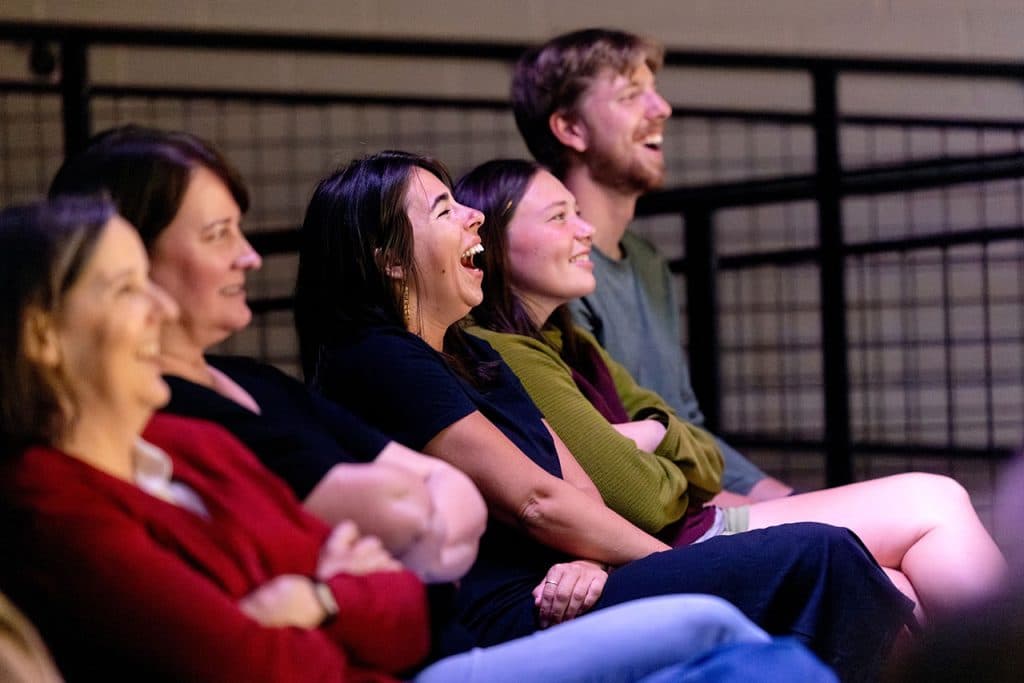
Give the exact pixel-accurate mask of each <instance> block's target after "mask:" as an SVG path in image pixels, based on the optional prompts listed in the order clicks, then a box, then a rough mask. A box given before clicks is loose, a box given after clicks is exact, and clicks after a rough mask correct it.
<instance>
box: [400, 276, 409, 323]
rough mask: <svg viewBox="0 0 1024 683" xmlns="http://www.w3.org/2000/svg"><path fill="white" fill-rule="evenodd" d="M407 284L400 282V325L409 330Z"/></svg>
mask: <svg viewBox="0 0 1024 683" xmlns="http://www.w3.org/2000/svg"><path fill="white" fill-rule="evenodd" d="M409 322H410V319H409V283H408V282H405V281H404V280H403V281H402V323H403V324H404V325H405V329H409Z"/></svg>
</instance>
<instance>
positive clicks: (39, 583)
mask: <svg viewBox="0 0 1024 683" xmlns="http://www.w3.org/2000/svg"><path fill="white" fill-rule="evenodd" d="M144 437H145V438H146V440H148V441H150V442H151V443H153V444H155V445H157V446H159V447H161V448H162V449H164V450H165V451H167V453H168V454H169V455H170V456H171V459H172V460H173V462H174V477H175V479H177V480H179V481H182V482H184V483H186V484H188V485H189V486H190V487H192V489H193V490H194V491H195V492H196V493H198V494H199V496H200V497H201V498H202V499H203V502H204V503H205V505H206V507H207V510H208V511H209V514H210V518H209V519H204V518H202V517H199V516H198V515H196V514H194V513H192V512H190V511H188V510H186V509H182V508H180V507H176V506H174V505H171V504H169V503H165V502H164V501H162V500H159V499H157V498H154V497H153V496H150V495H148V494H146V493H145V492H143V491H142V490H141V489H139V488H138V487H136V486H134V485H132V484H129V483H126V482H123V481H121V480H119V479H117V478H115V477H111V476H109V475H107V474H105V473H103V472H101V471H100V470H97V469H95V468H94V467H91V466H89V465H87V464H85V463H84V462H83V461H81V460H79V459H76V458H73V457H69V456H67V455H65V454H63V453H61V452H59V451H57V450H54V449H48V448H33V449H30V450H29V451H28V452H26V453H25V454H24V456H23V457H21V458H16V459H14V460H13V461H10V462H7V463H4V466H3V467H2V470H0V500H2V503H0V505H2V507H3V509H2V512H0V529H2V531H3V539H4V540H3V541H0V545H2V547H3V560H2V561H0V575H2V582H0V588H2V589H3V590H5V591H9V593H10V594H11V597H12V599H13V600H15V601H16V602H18V603H19V605H21V606H22V608H23V609H25V610H26V611H27V612H28V613H29V615H30V616H31V617H32V619H33V620H34V621H35V622H36V624H37V625H38V626H39V627H40V629H41V630H42V632H43V636H44V638H45V639H46V640H47V642H48V644H49V645H50V646H51V647H52V649H53V650H54V654H55V656H56V658H57V660H58V663H59V664H60V665H61V666H62V667H63V669H64V673H65V675H66V676H67V677H68V678H69V680H79V679H92V678H97V677H102V678H114V679H121V678H125V679H135V680H158V679H167V680H179V681H217V682H218V683H219V682H222V681H246V682H251V681H390V680H393V679H392V678H391V677H390V676H389V675H387V674H386V673H383V672H389V673H394V672H397V671H401V670H403V669H407V668H409V667H411V666H413V665H414V664H416V663H417V662H419V661H421V660H422V659H423V658H424V657H425V656H426V654H427V650H428V647H429V633H428V626H427V605H426V597H425V593H424V590H423V587H422V585H421V584H420V582H419V581H418V580H417V579H416V577H415V576H414V575H413V574H411V573H409V572H388V573H376V574H371V575H368V576H362V577H357V576H351V575H345V574H339V575H338V576H335V577H334V578H332V579H331V580H330V581H329V585H330V587H331V589H332V590H333V592H334V595H335V597H336V598H337V602H338V605H339V607H340V609H341V613H340V614H339V616H338V618H337V619H336V620H335V621H334V622H333V623H332V624H331V625H330V626H329V627H326V628H322V629H316V630H308V631H307V630H303V629H298V628H265V627H263V626H260V625H259V624H258V623H256V622H255V621H253V620H251V619H250V618H248V617H247V616H245V615H244V614H243V613H242V612H241V611H240V610H239V609H238V606H237V603H238V600H239V599H240V598H242V597H243V596H245V595H247V594H248V593H250V592H251V591H252V590H254V589H255V588H257V587H258V586H260V585H262V584H263V583H265V582H266V581H268V580H269V579H271V578H273V577H274V576H278V575H280V574H288V573H291V574H303V575H306V576H312V575H313V573H314V570H315V567H316V562H317V555H318V552H319V549H320V546H321V545H322V543H323V541H324V539H325V538H326V537H327V535H328V534H329V529H328V527H327V526H326V525H324V524H323V523H321V522H320V521H319V520H317V519H314V518H313V517H311V516H310V515H308V514H306V513H305V512H304V511H303V510H302V509H301V508H300V507H299V505H298V503H297V502H296V501H295V499H294V498H293V497H292V495H291V493H290V492H289V491H288V489H287V488H286V487H285V486H284V484H282V483H280V482H279V481H277V480H276V479H275V478H274V477H273V476H272V475H271V474H269V473H268V472H267V471H266V470H264V469H263V467H262V466H261V465H260V464H259V463H258V462H257V461H256V459H255V458H254V457H253V456H252V455H251V454H250V453H249V452H248V451H247V450H246V448H245V447H244V446H242V444H240V443H239V442H238V441H236V440H235V439H234V437H232V436H231V435H230V434H228V433H227V432H226V431H224V430H223V429H221V428H220V427H217V426H215V425H212V424H210V423H205V422H199V421H196V420H190V419H185V418H180V417H172V416H169V415H158V416H156V417H154V418H153V420H152V421H151V422H150V424H149V426H148V427H147V428H146V431H145V433H144Z"/></svg>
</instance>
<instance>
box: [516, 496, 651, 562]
mask: <svg viewBox="0 0 1024 683" xmlns="http://www.w3.org/2000/svg"><path fill="white" fill-rule="evenodd" d="M552 479H554V481H555V482H557V484H558V485H557V486H551V487H544V486H542V487H538V492H537V494H536V495H534V496H531V497H530V499H529V500H528V501H527V503H526V504H525V505H524V506H523V507H522V508H521V509H520V511H519V515H518V521H519V522H520V523H521V524H522V525H523V527H524V528H525V529H526V530H527V532H528V533H530V535H531V536H533V537H534V538H536V539H537V540H538V541H540V542H541V543H544V544H545V545H548V546H551V547H553V548H556V549H558V550H561V551H563V552H565V553H568V554H570V555H573V556H574V557H580V558H584V559H589V560H595V561H597V562H601V563H604V564H610V565H612V566H618V565H622V564H625V563H627V562H631V561H632V560H636V559H639V558H641V557H646V556H647V555H650V554H651V553H655V552H660V551H662V550H668V549H669V546H668V545H666V544H665V543H662V542H661V541H659V540H658V539H656V538H654V537H653V536H651V535H650V534H648V533H646V532H645V531H642V530H641V529H639V528H637V527H635V526H633V525H632V524H630V523H629V522H628V521H626V520H625V519H624V518H623V517H620V516H619V515H618V514H617V513H615V512H614V511H612V510H611V509H609V508H608V507H606V506H605V505H604V504H603V503H600V502H598V501H595V500H594V499H593V498H591V497H589V496H587V495H586V493H584V492H583V491H580V490H578V489H576V488H575V487H573V486H571V485H569V484H567V483H565V482H563V481H561V480H560V479H557V478H554V477H552Z"/></svg>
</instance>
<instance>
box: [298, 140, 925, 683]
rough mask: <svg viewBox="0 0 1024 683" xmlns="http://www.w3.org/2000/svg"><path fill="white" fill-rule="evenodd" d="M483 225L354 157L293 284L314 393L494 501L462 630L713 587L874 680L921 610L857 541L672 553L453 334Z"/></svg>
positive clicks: (391, 157) (315, 201) (763, 621)
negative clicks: (621, 511)
mask: <svg viewBox="0 0 1024 683" xmlns="http://www.w3.org/2000/svg"><path fill="white" fill-rule="evenodd" d="M481 220H482V216H481V214H480V212H478V211H476V210H474V209H471V208H468V207H466V206H463V205H461V204H459V203H458V202H456V201H455V200H454V199H453V197H452V194H451V183H450V180H449V176H448V174H447V172H446V171H445V170H444V168H443V167H442V166H441V165H440V164H439V163H437V162H436V161H433V160H431V159H428V158H425V157H420V156H415V155H410V154H406V153H402V152H382V153H380V154H376V155H373V156H370V157H367V158H365V159H361V160H357V161H354V162H352V163H351V164H349V165H348V166H347V167H346V168H344V169H342V170H340V171H338V172H336V173H334V174H332V175H330V176H328V177H327V178H325V179H324V180H322V181H321V182H320V184H319V186H318V187H317V188H316V190H315V192H314V195H313V198H312V200H311V202H310V205H309V208H308V210H307V213H306V218H305V221H304V223H303V227H302V236H301V247H300V260H299V275H298V283H297V288H296V324H297V328H298V331H299V337H300V345H301V349H302V359H303V366H304V368H305V371H306V373H307V379H308V381H309V382H310V383H311V384H312V385H313V386H314V387H315V388H316V389H317V390H319V391H321V392H323V393H324V394H325V395H326V396H327V397H328V398H331V399H334V400H336V401H339V402H342V403H344V404H345V405H346V406H347V407H348V408H350V409H351V410H353V411H356V412H357V413H359V414H360V415H361V416H362V417H363V418H364V419H366V420H367V421H369V422H370V423H371V424H373V425H374V426H376V427H377V428H379V429H381V430H382V431H384V432H385V433H387V434H389V435H391V436H393V437H394V438H395V439H396V440H398V441H399V442H401V443H404V444H405V445H407V446H409V447H411V448H415V449H419V450H422V451H423V452H425V453H427V454H429V455H434V456H437V457H440V458H442V459H444V460H447V461H448V462H450V463H452V464H454V465H456V466H457V467H459V468H460V469H462V470H463V471H464V472H466V473H467V474H468V475H469V476H470V478H471V479H472V480H473V481H474V483H476V485H477V486H478V487H479V489H480V491H481V492H482V493H483V496H484V499H485V500H486V501H487V503H488V507H489V510H490V514H491V518H490V520H489V523H488V528H487V531H486V532H485V534H484V537H483V539H482V541H481V550H480V556H479V558H478V560H477V562H476V564H475V565H474V566H473V568H472V569H470V571H469V573H468V574H467V575H466V576H465V577H464V578H463V580H462V582H461V589H460V601H459V615H460V619H461V620H462V622H463V623H464V624H466V625H467V626H468V627H469V628H470V629H471V630H473V631H474V632H475V633H476V634H477V637H478V639H479V641H480V642H481V643H494V642H500V641H503V640H507V639H509V638H513V637H517V636H521V635H524V634H527V633H530V632H533V631H534V630H536V629H537V628H538V627H543V626H545V625H547V624H551V623H557V622H560V621H563V620H567V619H571V618H572V617H574V616H576V615H577V614H580V613H581V612H583V611H587V610H600V609H604V608H607V607H609V606H611V605H615V604H618V603H622V602H625V601H628V600H632V599H636V598H640V597H645V596H650V595H657V594H667V593H679V592H699V593H711V594H714V595H718V596H720V597H724V598H725V599H727V600H729V601H730V602H732V603H733V604H735V605H736V606H737V607H739V608H740V610H741V611H743V612H744V613H745V614H747V616H749V617H750V618H752V619H753V620H754V621H755V622H757V623H759V624H760V625H762V626H763V627H764V628H765V629H767V630H768V631H769V632H772V633H778V634H787V633H788V634H793V635H796V636H797V637H798V638H800V639H801V640H803V641H804V642H806V643H807V644H808V645H809V646H810V647H811V648H812V649H813V650H815V651H816V652H817V653H819V654H820V655H821V656H822V657H823V658H824V659H825V660H826V661H827V662H828V663H830V664H832V665H833V666H835V667H836V668H837V670H838V671H839V672H840V673H841V674H842V675H843V676H844V677H847V678H851V679H860V678H866V679H870V678H871V677H872V676H873V675H874V674H875V672H877V669H878V665H879V663H880V661H882V659H883V658H884V656H885V654H886V652H887V651H888V648H889V645H890V644H891V642H892V639H893V637H894V636H895V634H896V633H897V632H898V631H899V629H900V628H901V627H902V626H903V625H904V624H905V623H906V622H907V620H908V619H909V610H910V605H909V602H908V601H907V600H906V599H905V598H903V596H901V595H900V594H899V592H898V591H897V590H896V588H895V587H893V585H892V584H891V582H890V581H889V580H888V579H887V578H886V577H885V575H884V574H883V573H882V572H881V570H880V569H879V567H878V565H877V564H875V562H874V561H873V560H872V559H871V557H870V555H869V554H868V553H867V551H866V550H865V549H864V547H863V546H862V545H861V544H860V543H859V541H858V540H857V538H856V537H855V536H854V535H853V534H852V533H850V532H849V531H847V530H845V529H839V528H836V527H830V526H825V525H818V524H797V525H786V526H780V527H775V528H772V529H766V530H762V531H757V532H751V533H748V534H743V535H739V536H734V537H719V538H713V539H711V540H709V541H707V542H705V543H702V544H700V545H697V546H692V547H687V548H679V549H669V547H668V546H667V545H666V544H664V543H662V542H661V541H659V540H657V539H655V538H654V537H652V536H650V535H648V534H647V533H645V532H643V531H641V530H640V529H638V528H637V527H635V526H633V525H632V524H630V523H629V522H627V521H626V520H625V519H623V518H622V517H620V516H619V515H617V514H616V513H614V512H612V511H611V510H610V509H608V508H607V507H606V506H605V505H604V503H603V502H602V501H601V497H600V495H599V494H598V493H597V491H596V489H595V488H594V486H593V484H592V482H591V481H590V479H589V478H588V477H587V476H586V474H584V472H583V470H582V469H581V468H580V467H579V465H578V464H577V463H576V461H575V460H574V459H573V457H572V455H571V453H569V451H568V450H567V449H566V448H565V447H564V445H563V444H562V442H561V440H559V439H558V437H557V436H555V435H553V434H552V433H551V432H550V430H549V429H548V428H547V425H546V424H545V422H544V421H543V419H542V417H541V415H540V413H539V412H538V411H537V408H536V407H535V406H534V404H533V403H532V402H531V401H530V399H529V397H528V396H527V395H526V393H525V392H524V390H523V388H522V385H521V384H520V383H519V382H518V380H516V378H515V376H514V375H513V374H512V373H511V371H510V370H509V368H508V366H506V365H505V364H504V363H503V362H502V361H501V359H500V357H499V356H498V355H497V354H496V353H495V352H494V351H493V350H492V349H491V348H490V347H489V346H488V345H487V344H486V343H485V342H482V341H480V340H478V339H475V338H474V337H471V336H468V335H465V334H464V333H463V332H462V331H461V330H460V329H459V328H458V326H457V325H456V323H457V322H458V321H459V320H461V319H462V318H463V317H464V316H465V315H466V314H467V313H468V312H469V311H470V309H471V308H472V307H474V306H476V305H479V304H480V301H481V298H482V293H481V278H482V273H481V271H480V270H479V269H478V268H477V267H476V265H475V260H474V259H475V257H476V256H477V255H478V254H479V253H480V250H481V247H480V239H479V237H478V235H477V231H478V230H479V228H480V224H481ZM710 466H712V465H710V464H709V467H710ZM609 566H610V567H612V568H614V571H611V573H610V574H609V573H608V571H607V570H608V568H609Z"/></svg>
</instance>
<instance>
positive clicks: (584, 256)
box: [569, 254, 590, 263]
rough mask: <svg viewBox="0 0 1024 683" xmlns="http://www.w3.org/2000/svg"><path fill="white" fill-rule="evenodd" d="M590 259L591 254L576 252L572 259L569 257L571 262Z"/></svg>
mask: <svg viewBox="0 0 1024 683" xmlns="http://www.w3.org/2000/svg"><path fill="white" fill-rule="evenodd" d="M589 260H590V254H576V255H575V256H573V257H572V258H571V259H569V263H576V262H577V261H589Z"/></svg>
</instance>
